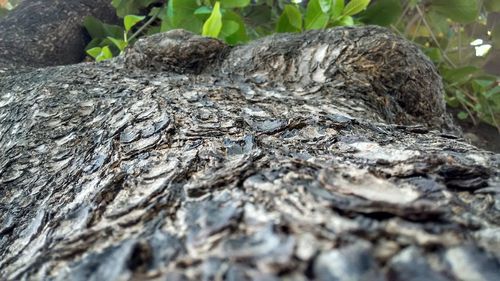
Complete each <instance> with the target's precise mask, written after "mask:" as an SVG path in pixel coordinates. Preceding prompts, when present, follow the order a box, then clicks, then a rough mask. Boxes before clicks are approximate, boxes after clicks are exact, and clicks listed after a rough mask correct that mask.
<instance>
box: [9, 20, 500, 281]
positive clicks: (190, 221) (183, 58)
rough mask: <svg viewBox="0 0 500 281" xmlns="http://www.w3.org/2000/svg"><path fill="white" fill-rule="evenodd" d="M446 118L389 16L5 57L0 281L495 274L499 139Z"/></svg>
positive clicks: (436, 82)
mask: <svg viewBox="0 0 500 281" xmlns="http://www.w3.org/2000/svg"><path fill="white" fill-rule="evenodd" d="M15 60H16V59H14V63H12V64H15V63H17V62H16V61H15ZM448 120H449V118H448V117H447V115H446V112H445V110H444V101H443V90H442V84H441V81H440V78H439V76H438V75H437V72H436V71H435V69H434V67H433V65H432V63H430V61H429V60H428V59H427V58H426V57H425V56H424V55H423V54H422V53H421V52H420V51H419V50H418V48H416V47H415V46H413V45H412V44H411V43H409V42H407V41H406V40H404V39H401V38H399V37H397V36H395V35H393V34H392V33H391V32H389V31H388V30H386V29H383V28H379V27H373V26H367V27H357V28H348V27H344V28H337V29H331V30H326V31H310V32H306V33H304V34H299V35H296V34H281V35H274V36H271V37H267V38H264V39H261V40H257V41H255V42H253V43H251V44H249V45H245V46H238V47H234V48H230V47H228V46H226V45H225V44H223V43H221V42H219V41H217V40H215V39H210V38H203V37H200V36H196V35H193V34H190V33H188V32H185V31H181V30H175V31H171V32H169V33H163V34H158V35H154V36H151V37H148V38H146V39H141V40H139V41H138V42H137V43H136V45H135V46H134V47H133V48H131V49H129V50H127V52H126V54H125V55H124V56H123V57H118V58H116V59H113V60H111V61H107V62H102V63H84V64H77V65H69V66H58V67H50V68H44V69H36V70H23V71H15V70H12V69H11V70H6V71H4V73H3V74H2V76H0V222H1V225H0V273H1V274H0V276H1V277H0V278H3V279H5V280H367V281H368V280H369V281H372V280H405V281H407V280H497V279H498V276H500V263H499V258H500V226H499V224H500V220H499V219H500V196H499V192H500V189H499V186H500V167H499V165H500V155H498V154H493V153H491V152H488V151H484V150H480V149H477V148H476V147H474V146H472V145H469V144H467V143H465V142H463V141H462V140H461V139H460V138H459V137H458V136H455V135H452V134H450V130H453V129H454V126H453V125H452V124H449V123H448V122H449V121H448Z"/></svg>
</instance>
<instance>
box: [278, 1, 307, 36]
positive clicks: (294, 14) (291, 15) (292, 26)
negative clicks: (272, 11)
mask: <svg viewBox="0 0 500 281" xmlns="http://www.w3.org/2000/svg"><path fill="white" fill-rule="evenodd" d="M276 31H277V32H301V31H302V14H301V13H300V10H299V8H297V6H295V5H291V4H288V5H286V6H285V9H284V10H283V13H282V14H281V16H280V17H279V19H278V24H277V26H276Z"/></svg>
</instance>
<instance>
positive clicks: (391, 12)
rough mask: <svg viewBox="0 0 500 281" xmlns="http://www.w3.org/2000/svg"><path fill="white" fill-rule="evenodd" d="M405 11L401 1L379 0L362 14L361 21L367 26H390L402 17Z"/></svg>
mask: <svg viewBox="0 0 500 281" xmlns="http://www.w3.org/2000/svg"><path fill="white" fill-rule="evenodd" d="M402 11H403V9H402V6H401V1H400V0H378V1H377V2H375V3H373V4H372V5H370V6H369V7H368V8H367V9H366V10H365V11H364V12H363V13H362V14H360V17H361V21H363V22H364V23H367V24H375V25H381V26H388V25H390V24H392V23H394V22H396V20H397V19H398V18H399V17H400V16H401V13H402Z"/></svg>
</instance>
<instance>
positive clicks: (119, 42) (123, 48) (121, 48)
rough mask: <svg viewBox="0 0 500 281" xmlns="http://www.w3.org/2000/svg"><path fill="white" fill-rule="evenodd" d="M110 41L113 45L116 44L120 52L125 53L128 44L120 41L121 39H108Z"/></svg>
mask: <svg viewBox="0 0 500 281" xmlns="http://www.w3.org/2000/svg"><path fill="white" fill-rule="evenodd" d="M108 39H109V40H110V41H111V42H113V44H115V46H116V47H117V48H118V50H120V52H123V50H125V48H126V47H127V45H128V43H127V42H125V41H123V40H120V39H116V38H113V37H108Z"/></svg>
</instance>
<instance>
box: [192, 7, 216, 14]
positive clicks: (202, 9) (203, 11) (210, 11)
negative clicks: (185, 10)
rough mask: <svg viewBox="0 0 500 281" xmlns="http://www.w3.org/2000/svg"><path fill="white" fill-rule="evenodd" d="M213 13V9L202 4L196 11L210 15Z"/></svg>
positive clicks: (195, 12)
mask: <svg viewBox="0 0 500 281" xmlns="http://www.w3.org/2000/svg"><path fill="white" fill-rule="evenodd" d="M211 13H212V9H210V7H207V6H201V7H199V8H198V9H196V10H195V11H194V14H195V15H210V14H211Z"/></svg>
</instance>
